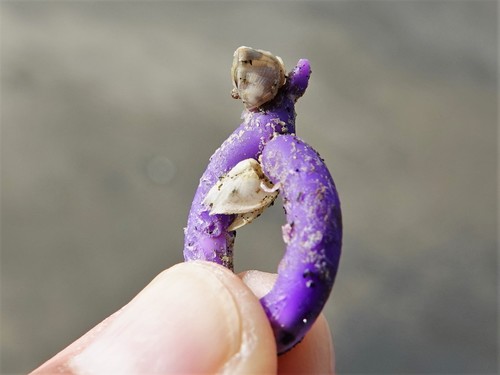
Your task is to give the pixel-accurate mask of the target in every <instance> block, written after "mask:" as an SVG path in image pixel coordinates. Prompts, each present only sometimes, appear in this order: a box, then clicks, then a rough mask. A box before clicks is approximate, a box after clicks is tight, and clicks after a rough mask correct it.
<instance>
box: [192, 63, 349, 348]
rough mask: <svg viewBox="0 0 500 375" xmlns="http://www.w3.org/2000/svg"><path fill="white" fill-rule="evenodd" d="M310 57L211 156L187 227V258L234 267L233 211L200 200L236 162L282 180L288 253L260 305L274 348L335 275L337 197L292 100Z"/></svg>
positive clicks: (297, 330)
mask: <svg viewBox="0 0 500 375" xmlns="http://www.w3.org/2000/svg"><path fill="white" fill-rule="evenodd" d="M310 74H311V69H310V66H309V62H308V61H307V60H300V61H299V62H298V64H297V66H296V67H295V68H294V70H293V71H292V72H291V73H290V74H289V76H288V78H287V82H286V84H285V86H283V87H282V88H281V89H280V90H279V91H278V95H277V96H276V98H274V99H273V100H272V101H271V102H269V103H266V104H265V105H264V106H262V107H261V108H260V109H259V110H257V111H250V110H245V111H244V112H243V119H244V122H243V123H242V124H241V125H240V126H239V127H238V129H236V130H235V131H234V132H233V134H232V135H231V136H230V137H229V138H228V139H227V140H226V141H225V142H224V143H223V144H222V146H221V147H220V148H219V149H218V150H217V151H216V152H215V154H214V155H213V156H212V157H211V158H210V161H209V164H208V167H207V169H206V171H205V173H204V174H203V176H202V177H201V179H200V184H199V186H198V189H197V191H196V194H195V197H194V199H193V203H192V206H191V211H190V213H189V217H188V225H187V228H186V230H185V247H184V258H185V260H186V261H192V260H199V259H201V260H208V261H211V262H214V263H217V264H220V265H223V266H225V267H227V268H229V269H231V270H232V269H233V244H234V237H235V232H234V231H229V230H228V227H229V225H230V224H231V222H232V221H233V220H234V216H233V215H224V214H217V215H210V214H209V208H208V207H206V206H205V205H203V204H202V202H203V200H204V198H205V196H206V195H207V193H208V191H209V190H210V188H211V187H212V186H214V185H215V184H216V182H217V181H218V179H219V178H220V177H222V176H223V175H225V174H226V173H227V172H229V171H230V170H231V169H232V168H233V167H234V166H235V165H236V164H237V163H238V162H240V161H242V160H244V159H247V158H254V159H256V160H260V162H261V165H262V168H263V171H264V173H265V175H266V176H267V177H268V178H269V179H270V180H271V181H272V182H273V183H274V184H279V185H280V191H281V193H282V196H283V200H284V208H285V212H286V216H287V224H286V225H285V227H284V239H285V242H286V243H287V249H286V253H285V256H284V257H283V259H282V261H281V263H280V266H279V269H278V279H277V281H276V284H275V286H274V287H273V288H272V289H271V291H270V292H269V293H268V294H266V295H265V296H263V297H262V298H261V304H262V306H263V308H264V311H265V312H266V314H267V317H268V319H269V321H270V323H271V326H272V329H273V331H274V334H275V338H276V345H277V351H278V353H279V354H282V353H285V352H287V351H288V350H290V349H291V348H293V347H294V346H295V345H296V344H297V343H299V342H300V341H301V340H302V339H303V337H304V335H305V334H306V333H307V332H308V331H309V329H311V327H312V325H313V323H314V322H315V321H316V319H317V317H318V316H319V314H320V313H321V310H322V309H323V307H324V304H325V303H326V301H327V299H328V297H329V295H330V291H331V289H332V286H333V283H334V280H335V276H336V274H337V269H338V263H339V259H340V252H341V244H342V219H341V212H340V202H339V198H338V195H337V190H336V188H335V185H334V182H333V179H332V177H331V175H330V173H329V171H328V168H327V167H326V165H325V164H324V162H323V160H322V159H321V158H320V157H319V155H318V154H317V152H316V151H315V150H314V149H313V148H312V147H311V146H309V145H307V144H306V143H305V142H303V141H301V140H300V139H298V138H297V137H296V136H295V135H294V133H295V109H294V105H295V102H296V101H297V100H298V98H300V97H301V96H302V95H303V94H304V92H305V90H306V88H307V84H308V80H309V77H310Z"/></svg>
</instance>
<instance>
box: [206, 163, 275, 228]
mask: <svg viewBox="0 0 500 375" xmlns="http://www.w3.org/2000/svg"><path fill="white" fill-rule="evenodd" d="M278 187H279V184H276V185H273V184H272V183H271V182H270V181H269V179H268V178H267V177H266V176H265V175H264V173H263V172H262V168H261V166H260V164H259V162H258V161H257V160H255V159H251V158H250V159H245V160H242V161H240V162H239V163H238V164H236V165H235V166H234V167H233V168H232V169H231V170H230V171H229V172H228V173H227V174H225V175H224V176H222V178H220V179H219V181H218V182H217V183H216V184H215V185H214V186H212V188H211V189H210V191H209V192H208V193H207V196H206V197H205V199H204V200H203V204H204V205H205V206H206V207H207V208H209V212H210V215H215V214H225V215H232V214H237V216H236V218H235V219H234V221H233V223H232V224H231V226H230V227H229V228H228V230H230V231H231V230H235V229H238V228H240V227H242V226H243V225H245V224H248V223H250V222H251V221H252V220H253V219H255V218H256V217H258V216H259V215H260V214H261V213H262V212H263V211H264V210H265V209H266V208H267V207H269V206H270V205H271V204H272V203H273V202H274V200H275V199H276V197H277V196H278Z"/></svg>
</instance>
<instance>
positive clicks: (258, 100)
mask: <svg viewBox="0 0 500 375" xmlns="http://www.w3.org/2000/svg"><path fill="white" fill-rule="evenodd" d="M231 77H232V79H233V87H234V88H233V90H232V92H231V95H232V97H233V98H235V99H238V98H240V99H241V100H242V101H243V104H244V105H245V107H246V108H247V109H249V110H253V109H256V108H258V107H260V106H261V105H263V104H264V103H267V102H268V101H270V100H272V99H274V97H275V96H276V94H277V93H278V90H279V88H280V87H281V86H283V85H284V84H285V79H286V77H285V66H284V64H283V60H281V58H280V57H279V56H274V55H273V54H272V53H271V52H268V51H263V50H260V49H253V48H250V47H245V46H242V47H239V48H238V49H237V50H236V51H235V52H234V58H233V66H232V68H231Z"/></svg>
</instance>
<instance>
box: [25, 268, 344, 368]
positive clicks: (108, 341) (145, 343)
mask: <svg viewBox="0 0 500 375" xmlns="http://www.w3.org/2000/svg"><path fill="white" fill-rule="evenodd" d="M275 279H276V275H273V274H268V273H263V272H258V271H248V272H244V273H242V274H241V275H235V274H234V273H232V272H231V271H229V270H228V269H226V268H224V267H222V266H220V265H217V264H215V263H212V262H202V261H194V262H188V263H182V264H178V265H176V266H173V267H171V268H170V269H167V270H165V271H164V272H162V273H161V274H160V275H158V276H157V277H156V278H155V279H154V280H153V281H152V282H151V283H150V284H149V285H148V286H147V287H146V288H144V289H143V290H142V291H141V292H140V293H139V294H138V295H137V296H136V297H135V298H134V299H133V300H132V301H130V302H129V303H128V304H127V305H125V306H124V307H123V308H122V309H120V310H119V311H117V312H116V313H114V314H113V315H111V316H110V317H108V318H107V319H105V320H104V321H103V322H101V323H100V324H98V325H97V326H96V327H94V328H93V329H91V330H90V331H89V332H87V333H86V334H85V335H84V336H82V337H81V338H80V339H78V340H77V341H75V342H74V343H73V344H71V345H69V346H68V347H67V348H66V349H64V350H63V351H61V352H60V353H59V354H57V355H56V356H54V357H53V358H51V359H50V360H48V361H47V362H46V363H44V364H43V365H41V366H40V367H39V368H37V369H36V370H34V371H33V372H32V374H55V373H57V374H152V373H158V374H193V373H226V374H287V373H295V374H332V373H333V368H334V358H333V347H332V342H331V340H330V331H329V328H328V324H327V323H326V320H325V319H324V318H323V317H322V316H320V318H319V319H318V320H317V322H316V323H315V324H314V326H313V327H312V329H311V331H310V332H309V333H308V334H307V335H306V337H305V338H304V340H303V341H302V343H301V344H300V345H299V346H297V347H296V348H295V349H294V350H292V351H291V352H289V353H287V354H285V355H283V356H280V357H277V356H276V344H275V341H274V336H273V332H272V329H271V327H270V325H269V322H268V319H267V317H266V315H265V314H264V312H263V310H262V307H261V305H260V302H259V296H262V295H264V294H266V293H267V292H268V291H269V289H270V288H271V287H272V285H273V283H274V281H275ZM200 312H203V314H200ZM200 317H202V319H201V318H200ZM214 343H216V344H217V345H214Z"/></svg>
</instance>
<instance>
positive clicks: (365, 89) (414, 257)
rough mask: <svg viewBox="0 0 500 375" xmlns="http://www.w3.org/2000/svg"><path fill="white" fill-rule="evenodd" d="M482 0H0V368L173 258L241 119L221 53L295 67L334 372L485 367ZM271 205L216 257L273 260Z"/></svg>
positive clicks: (486, 163)
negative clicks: (316, 171)
mask: <svg viewBox="0 0 500 375" xmlns="http://www.w3.org/2000/svg"><path fill="white" fill-rule="evenodd" d="M497 17H498V13H497V3H496V2H495V1H426V2H420V3H419V2H414V1H404V2H403V1H376V2H368V1H367V2H365V1H351V2H348V1H343V2H286V3H283V2H272V3H262V2H240V3H231V2H187V3H184V2H99V1H89V2H87V1H79V2H46V1H40V2H34V1H33V2H32V1H22V2H14V1H12V2H7V1H2V3H1V298H2V299H1V353H2V356H1V369H0V370H1V372H2V373H6V374H7V373H23V372H26V371H28V370H30V369H33V368H34V367H36V366H37V365H38V364H40V363H41V362H42V361H43V360H44V359H47V358H48V357H49V356H51V355H53V354H54V353H56V352H57V351H58V350H59V349H61V348H63V347H64V346H66V345H67V344H69V343H70V342H71V341H73V340H74V339H76V338H77V337H79V336H80V335H81V334H82V333H83V332H85V331H86V330H88V329H89V328H90V327H92V326H93V325H95V324H96V323H98V322H99V321H101V320H102V319H103V318H104V317H106V316H107V315H109V314H110V313H112V312H114V311H115V310H117V309H118V308H119V307H121V306H122V305H124V304H125V303H126V302H127V301H129V300H130V299H131V298H132V297H133V296H134V295H135V294H136V293H137V292H138V291H139V290H140V289H142V288H143V287H144V285H146V284H147V283H148V282H149V281H150V280H151V279H152V278H153V277H154V276H155V275H156V274H157V273H159V272H160V271H161V270H163V269H164V268H167V267H169V266H171V265H173V264H175V263H177V262H180V261H182V243H183V233H182V228H183V227H184V225H185V222H186V218H187V214H188V210H189V206H190V201H191V199H192V197H193V194H194V190H195V188H196V186H197V182H198V179H199V177H200V176H201V173H202V172H203V170H204V169H205V167H206V164H207V160H208V158H209V156H210V155H211V154H212V152H213V151H214V150H215V149H216V148H217V147H218V146H219V144H220V143H221V142H222V141H223V140H224V139H225V138H226V137H227V135H228V134H229V133H230V132H232V130H233V129H234V128H235V127H236V126H237V125H238V124H239V115H240V112H241V104H240V103H239V102H238V101H234V100H232V99H231V97H230V96H229V92H230V89H231V83H230V78H229V68H230V65H231V60H232V53H233V51H234V49H236V47H238V46H240V45H249V46H253V47H256V48H262V49H267V50H270V51H273V52H274V53H275V54H277V55H280V56H281V57H282V58H283V59H284V61H285V64H286V65H287V67H288V68H291V67H292V66H293V65H294V64H295V62H296V61H297V60H298V59H299V58H302V57H305V58H309V59H310V61H311V64H312V68H313V75H312V78H311V81H310V85H309V89H308V91H307V93H306V95H305V96H304V97H303V98H302V99H301V101H300V103H299V104H298V106H297V112H298V118H297V131H298V134H299V135H300V136H301V137H302V138H303V139H305V140H306V141H307V142H308V143H310V144H311V145H313V146H314V147H315V148H316V149H317V150H318V151H319V152H320V153H321V155H322V156H323V158H324V159H325V160H326V163H327V164H328V166H329V168H330V170H331V172H332V174H333V176H334V179H335V181H336V184H337V187H338V188H339V192H340V194H341V199H342V204H343V206H342V207H343V212H344V224H345V241H344V242H345V245H344V248H343V251H344V252H343V258H342V260H341V267H340V273H339V275H338V281H337V283H336V286H335V288H334V293H333V295H332V298H331V299H330V301H329V303H328V305H327V308H326V311H325V313H326V315H327V317H328V319H329V321H330V324H331V326H332V328H333V335H334V340H335V345H336V352H337V363H338V372H339V373H341V374H342V373H380V374H389V373H398V374H403V373H429V374H430V373H446V374H450V373H471V374H472V373H474V374H479V373H493V372H496V369H497V349H498V348H497V332H498V330H497V317H498V316H497V313H498V312H497V296H498V294H497V292H498V290H497V287H496V285H497V275H498V270H497V265H498V263H497V228H498V222H497V191H498V185H497V177H496V176H497V161H498V160H497V154H496V152H497V141H498V137H497V110H498V92H497V71H496V70H497V62H498V61H497V52H498V38H497V21H498V20H497ZM278 206H279V205H276V206H275V207H274V208H273V209H272V210H270V211H267V212H266V213H265V215H264V216H263V217H261V218H260V219H259V220H258V222H256V223H255V224H252V225H251V226H249V227H246V228H244V229H243V230H240V231H239V233H238V238H237V242H236V268H237V270H238V271H241V270H245V269H260V270H267V271H274V270H275V269H276V266H277V263H278V261H279V259H280V258H281V254H282V249H283V248H284V246H283V244H282V240H281V237H280V234H281V231H280V226H281V225H282V224H283V220H284V218H283V213H282V210H281V209H280V208H279V207H278Z"/></svg>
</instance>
